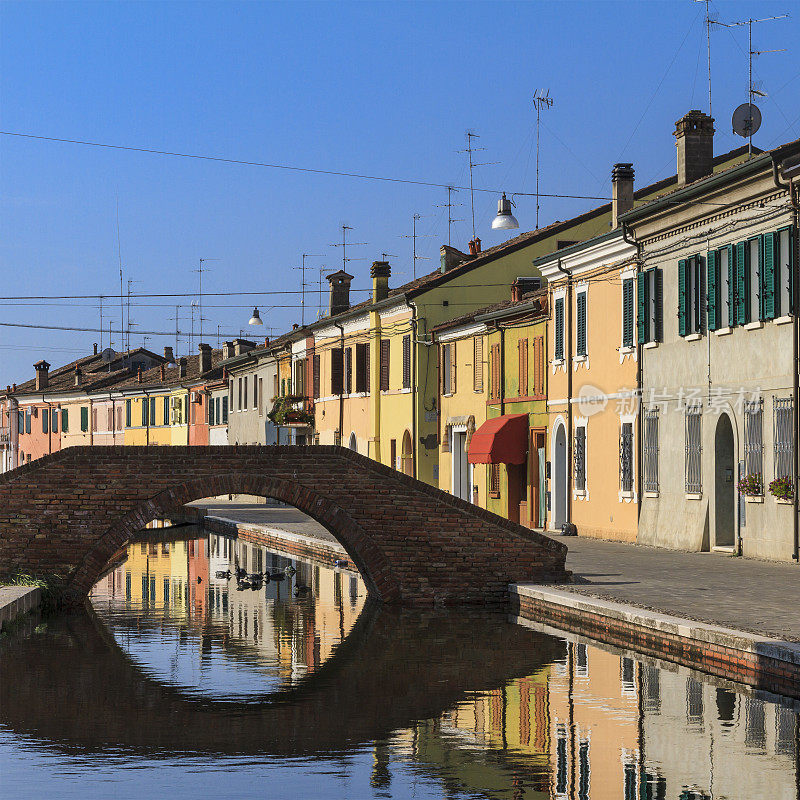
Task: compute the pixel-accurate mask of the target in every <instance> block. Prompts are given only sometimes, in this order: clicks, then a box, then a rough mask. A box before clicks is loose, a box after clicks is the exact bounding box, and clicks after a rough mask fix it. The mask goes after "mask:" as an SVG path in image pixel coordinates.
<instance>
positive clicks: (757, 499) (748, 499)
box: [744, 495, 764, 503]
mask: <svg viewBox="0 0 800 800" xmlns="http://www.w3.org/2000/svg"><path fill="white" fill-rule="evenodd" d="M744 501H745V503H763V502H764V496H763V495H756V496H755V497H752V496H751V495H745V498H744Z"/></svg>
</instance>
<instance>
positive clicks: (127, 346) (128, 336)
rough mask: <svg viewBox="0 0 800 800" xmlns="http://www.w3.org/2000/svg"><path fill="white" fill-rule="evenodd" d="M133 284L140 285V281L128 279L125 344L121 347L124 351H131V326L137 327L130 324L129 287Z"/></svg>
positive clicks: (133, 323)
mask: <svg viewBox="0 0 800 800" xmlns="http://www.w3.org/2000/svg"><path fill="white" fill-rule="evenodd" d="M134 283H141V281H135V280H133V279H131V278H128V313H127V314H126V317H127V326H126V335H125V343H124V345H123V346H124V348H125V350H126V351H127V350H130V349H131V325H133V326H134V327H136V326H137V325H138V323H137V322H131V286H133V284H134Z"/></svg>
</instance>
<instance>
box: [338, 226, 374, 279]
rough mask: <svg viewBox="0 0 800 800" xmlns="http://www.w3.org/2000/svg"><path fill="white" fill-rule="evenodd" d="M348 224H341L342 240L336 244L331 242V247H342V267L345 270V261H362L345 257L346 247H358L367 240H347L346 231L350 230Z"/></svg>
mask: <svg viewBox="0 0 800 800" xmlns="http://www.w3.org/2000/svg"><path fill="white" fill-rule="evenodd" d="M352 230H353V228H351V227H350V226H349V225H342V241H341V242H338V243H337V244H332V245H331V247H341V248H342V269H343V270H344V271H345V272H347V262H348V261H363V259H360V258H359V259H356V258H348V257H347V248H348V246H349V247H358V246H361V245H365V244H367V242H348V241H347V231H352Z"/></svg>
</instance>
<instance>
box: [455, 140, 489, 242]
mask: <svg viewBox="0 0 800 800" xmlns="http://www.w3.org/2000/svg"><path fill="white" fill-rule="evenodd" d="M466 135H467V149H466V150H460V151H459V152H461V153H467V154H468V155H469V200H470V205H471V206H472V238H473V239H474V238H475V188H474V186H473V184H472V170H473V169H474V168H475V167H487V166H489V165H490V164H497V163H498V162H497V161H485V162H483V163H482V164H476V163H475V162H474V161H473V160H472V154H473V153H479V152H480V151H481V150H485V149H486V148H485V147H473V146H472V140H473V139H480V136H479V135H478V134H477V133H473V132H472V131H467V134H466Z"/></svg>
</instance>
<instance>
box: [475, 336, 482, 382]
mask: <svg viewBox="0 0 800 800" xmlns="http://www.w3.org/2000/svg"><path fill="white" fill-rule="evenodd" d="M472 389H473V391H475V392H482V391H483V336H481V335H477V336H475V338H474V339H473V340H472Z"/></svg>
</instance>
